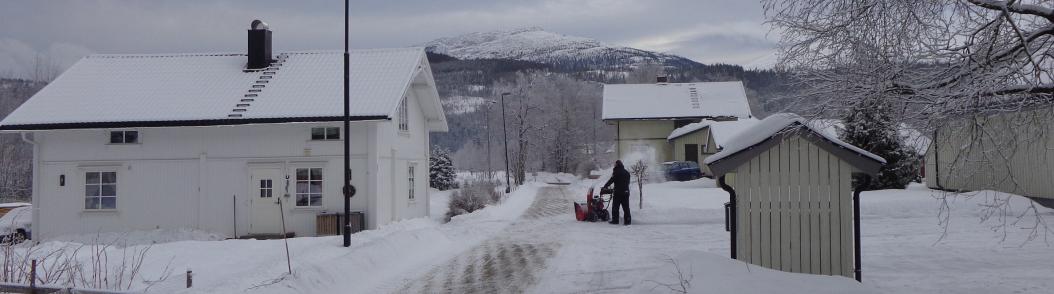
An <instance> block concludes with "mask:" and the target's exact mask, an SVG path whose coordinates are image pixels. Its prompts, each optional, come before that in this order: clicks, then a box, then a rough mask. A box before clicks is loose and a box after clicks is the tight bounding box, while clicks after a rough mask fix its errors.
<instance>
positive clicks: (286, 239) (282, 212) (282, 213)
mask: <svg viewBox="0 0 1054 294" xmlns="http://www.w3.org/2000/svg"><path fill="white" fill-rule="evenodd" d="M345 140H346V139H345ZM287 177H288V176H287ZM286 181H288V179H287V180H286ZM287 186H288V185H287ZM286 195H288V194H286ZM278 210H279V212H278V214H279V215H280V216H281V217H282V241H284V242H285V265H286V267H287V268H288V269H289V274H290V275H292V274H293V262H292V261H291V260H290V259H289V233H288V232H286V229H285V207H283V206H282V198H278Z"/></svg>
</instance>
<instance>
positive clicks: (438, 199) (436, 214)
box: [428, 188, 456, 221]
mask: <svg viewBox="0 0 1054 294" xmlns="http://www.w3.org/2000/svg"><path fill="white" fill-rule="evenodd" d="M454 191H456V189H455V190H447V191H439V190H436V189H434V188H428V199H429V200H428V213H429V214H430V215H431V218H432V219H433V220H436V221H442V220H443V219H444V218H445V215H446V212H447V210H449V209H450V195H453V194H454Z"/></svg>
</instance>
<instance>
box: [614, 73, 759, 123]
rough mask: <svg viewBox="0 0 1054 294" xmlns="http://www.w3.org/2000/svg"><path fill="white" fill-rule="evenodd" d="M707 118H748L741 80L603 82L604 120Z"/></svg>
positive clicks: (748, 110) (747, 107) (748, 112)
mask: <svg viewBox="0 0 1054 294" xmlns="http://www.w3.org/2000/svg"><path fill="white" fill-rule="evenodd" d="M706 117H738V118H748V117H751V114H750V105H749V104H748V103H747V95H746V91H745V90H744V88H743V82H739V81H735V82H712V83H658V84H605V85H604V106H603V119H604V120H628V119H674V118H706Z"/></svg>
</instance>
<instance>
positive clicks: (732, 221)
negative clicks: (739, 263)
mask: <svg viewBox="0 0 1054 294" xmlns="http://www.w3.org/2000/svg"><path fill="white" fill-rule="evenodd" d="M717 183H718V185H720V186H721V190H725V192H728V203H725V218H726V220H725V224H726V225H727V226H728V229H729V232H731V235H732V237H731V238H729V239H731V240H732V241H731V242H730V243H731V246H732V249H731V251H732V259H736V190H734V189H732V186H729V185H728V183H725V175H721V177H720V178H718V180H717Z"/></svg>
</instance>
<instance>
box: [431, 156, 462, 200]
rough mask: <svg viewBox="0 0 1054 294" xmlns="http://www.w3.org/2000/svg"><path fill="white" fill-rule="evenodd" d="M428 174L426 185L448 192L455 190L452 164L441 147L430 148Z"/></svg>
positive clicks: (455, 184) (455, 183)
mask: <svg viewBox="0 0 1054 294" xmlns="http://www.w3.org/2000/svg"><path fill="white" fill-rule="evenodd" d="M428 165H429V172H428V184H429V186H431V187H432V188H436V189H439V190H450V189H454V188H457V182H456V181H455V177H456V174H455V173H454V162H453V161H452V160H450V152H449V151H447V150H446V149H445V148H443V147H438V146H435V147H432V154H431V156H429V159H428Z"/></svg>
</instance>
